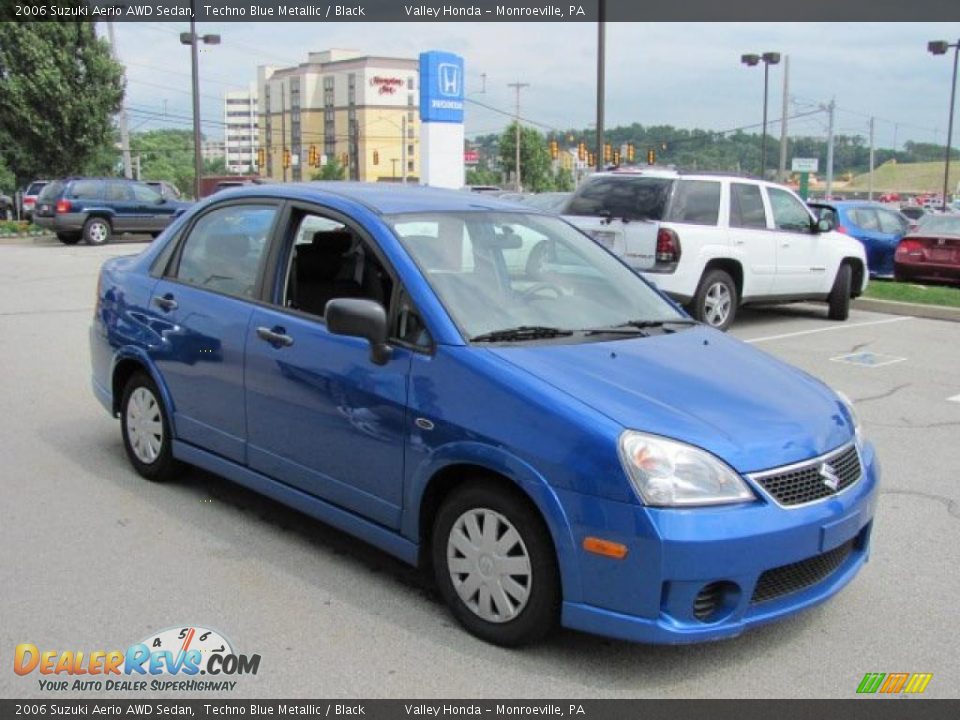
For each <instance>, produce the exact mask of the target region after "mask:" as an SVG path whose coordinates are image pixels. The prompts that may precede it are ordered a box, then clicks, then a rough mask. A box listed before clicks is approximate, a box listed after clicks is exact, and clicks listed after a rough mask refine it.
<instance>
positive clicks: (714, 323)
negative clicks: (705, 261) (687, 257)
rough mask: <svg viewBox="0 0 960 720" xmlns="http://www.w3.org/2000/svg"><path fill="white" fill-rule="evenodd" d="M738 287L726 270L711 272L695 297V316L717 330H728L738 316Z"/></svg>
mask: <svg viewBox="0 0 960 720" xmlns="http://www.w3.org/2000/svg"><path fill="white" fill-rule="evenodd" d="M737 302H738V299H737V285H736V283H734V282H733V278H732V277H730V274H729V273H727V272H726V271H725V270H719V269H714V270H709V271H708V272H706V273H704V276H703V277H702V278H701V279H700V286H699V287H698V288H697V293H696V295H694V297H693V303H692V307H691V310H692V312H693V316H694V317H695V318H696V319H697V320H699V321H700V322H703V323H706V324H707V325H709V326H710V327H714V328H716V329H717V330H726V329H727V328H728V327H730V324H731V323H732V322H733V318H734V317H735V316H736V314H737Z"/></svg>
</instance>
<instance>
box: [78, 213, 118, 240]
mask: <svg viewBox="0 0 960 720" xmlns="http://www.w3.org/2000/svg"><path fill="white" fill-rule="evenodd" d="M112 236H113V228H112V227H110V221H109V220H107V219H106V218H102V217H92V218H87V221H86V222H85V223H84V224H83V240H84V242H86V243H87V245H106V244H107V243H108V242H110V238H111V237H112Z"/></svg>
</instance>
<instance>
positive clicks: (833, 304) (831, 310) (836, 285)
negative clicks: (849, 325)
mask: <svg viewBox="0 0 960 720" xmlns="http://www.w3.org/2000/svg"><path fill="white" fill-rule="evenodd" d="M852 280H853V268H851V267H850V265H849V264H847V263H843V264H842V265H841V266H840V268H839V269H838V270H837V277H836V278H835V279H834V281H833V289H832V290H831V291H830V295H829V297H828V298H827V304H828V309H827V317H828V318H830V319H831V320H846V319H847V318H848V317H850V284H851V282H852Z"/></svg>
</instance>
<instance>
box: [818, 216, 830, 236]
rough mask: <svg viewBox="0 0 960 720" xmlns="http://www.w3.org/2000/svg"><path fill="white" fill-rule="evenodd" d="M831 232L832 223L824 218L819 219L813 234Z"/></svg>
mask: <svg viewBox="0 0 960 720" xmlns="http://www.w3.org/2000/svg"><path fill="white" fill-rule="evenodd" d="M831 230H833V223H832V222H830V221H829V220H827V219H826V218H820V219H819V220H817V224H816V225H815V226H814V232H818V233H825V232H830V231H831Z"/></svg>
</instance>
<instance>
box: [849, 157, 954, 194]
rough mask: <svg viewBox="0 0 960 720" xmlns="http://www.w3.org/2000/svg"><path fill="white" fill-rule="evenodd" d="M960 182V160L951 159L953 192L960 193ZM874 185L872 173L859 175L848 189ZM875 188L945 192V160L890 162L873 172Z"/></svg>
mask: <svg viewBox="0 0 960 720" xmlns="http://www.w3.org/2000/svg"><path fill="white" fill-rule="evenodd" d="M958 183H960V162H957V161H951V162H950V187H949V189H950V191H951V192H956V189H957V184H958ZM869 186H870V173H864V174H863V175H857V176H856V177H855V178H853V180H851V181H850V184H849V185H847V186H846V188H845V189H847V190H867V189H868V188H869ZM873 189H874V191H875V192H908V193H922V192H941V191H942V190H943V163H942V162H922V163H898V162H894V161H890V162H886V163H884V164H883V165H881V166H880V167H878V168H874V171H873Z"/></svg>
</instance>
